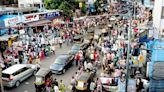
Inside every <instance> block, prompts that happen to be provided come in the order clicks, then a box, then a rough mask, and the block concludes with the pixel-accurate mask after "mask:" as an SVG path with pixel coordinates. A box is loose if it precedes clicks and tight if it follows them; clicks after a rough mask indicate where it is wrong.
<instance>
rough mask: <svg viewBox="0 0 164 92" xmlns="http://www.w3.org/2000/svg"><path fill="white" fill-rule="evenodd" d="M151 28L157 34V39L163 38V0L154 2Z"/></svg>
mask: <svg viewBox="0 0 164 92" xmlns="http://www.w3.org/2000/svg"><path fill="white" fill-rule="evenodd" d="M153 27H154V28H155V29H156V31H157V32H158V38H164V0H155V3H154V9H153Z"/></svg>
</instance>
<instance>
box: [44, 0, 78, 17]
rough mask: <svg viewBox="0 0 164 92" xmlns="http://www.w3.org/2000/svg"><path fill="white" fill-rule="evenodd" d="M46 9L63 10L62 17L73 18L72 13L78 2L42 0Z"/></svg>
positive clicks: (72, 0)
mask: <svg viewBox="0 0 164 92" xmlns="http://www.w3.org/2000/svg"><path fill="white" fill-rule="evenodd" d="M44 4H45V7H46V9H60V10H63V14H64V16H73V11H74V10H75V9H77V8H78V5H79V0H44Z"/></svg>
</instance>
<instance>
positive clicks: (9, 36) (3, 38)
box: [0, 34, 18, 41]
mask: <svg viewBox="0 0 164 92" xmlns="http://www.w3.org/2000/svg"><path fill="white" fill-rule="evenodd" d="M17 36H18V34H13V35H3V36H0V41H8V40H9V38H11V39H12V38H15V37H17Z"/></svg>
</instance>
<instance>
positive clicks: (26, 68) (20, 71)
mask: <svg viewBox="0 0 164 92" xmlns="http://www.w3.org/2000/svg"><path fill="white" fill-rule="evenodd" d="M28 69H29V68H28V67H24V68H22V69H20V70H18V71H16V72H15V73H13V76H16V75H18V74H20V73H22V72H24V71H26V70H28Z"/></svg>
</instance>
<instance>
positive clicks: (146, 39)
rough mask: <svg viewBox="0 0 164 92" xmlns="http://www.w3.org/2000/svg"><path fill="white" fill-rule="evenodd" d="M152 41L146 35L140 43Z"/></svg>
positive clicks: (140, 39) (141, 38)
mask: <svg viewBox="0 0 164 92" xmlns="http://www.w3.org/2000/svg"><path fill="white" fill-rule="evenodd" d="M149 41H150V40H149V39H148V37H147V35H144V36H143V37H140V38H139V42H149Z"/></svg>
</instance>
